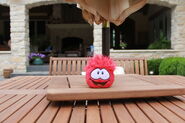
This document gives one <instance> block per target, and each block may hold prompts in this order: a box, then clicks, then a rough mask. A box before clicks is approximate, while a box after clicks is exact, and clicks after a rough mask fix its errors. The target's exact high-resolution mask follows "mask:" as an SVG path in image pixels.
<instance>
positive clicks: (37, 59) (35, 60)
mask: <svg viewBox="0 0 185 123" xmlns="http://www.w3.org/2000/svg"><path fill="white" fill-rule="evenodd" d="M45 57H46V56H45V55H44V54H41V53H31V54H30V55H29V56H28V58H29V59H30V60H31V61H32V64H35V65H42V64H44V62H43V58H45Z"/></svg>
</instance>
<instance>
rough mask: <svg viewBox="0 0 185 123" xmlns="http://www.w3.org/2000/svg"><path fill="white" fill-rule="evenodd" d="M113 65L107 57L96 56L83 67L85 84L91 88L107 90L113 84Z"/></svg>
mask: <svg viewBox="0 0 185 123" xmlns="http://www.w3.org/2000/svg"><path fill="white" fill-rule="evenodd" d="M114 70H115V64H114V62H113V60H112V59H111V58H109V57H106V56H102V55H96V56H94V57H92V58H91V59H90V60H89V61H88V63H87V66H86V67H85V71H86V82H87V84H88V85H89V87H91V88H108V87H110V86H111V85H112V84H113V82H114V73H113V72H114Z"/></svg>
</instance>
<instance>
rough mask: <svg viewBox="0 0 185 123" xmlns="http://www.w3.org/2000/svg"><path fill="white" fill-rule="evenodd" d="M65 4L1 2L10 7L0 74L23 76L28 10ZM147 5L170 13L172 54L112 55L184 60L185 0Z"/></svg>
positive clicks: (153, 0)
mask: <svg viewBox="0 0 185 123" xmlns="http://www.w3.org/2000/svg"><path fill="white" fill-rule="evenodd" d="M56 3H64V0H0V5H6V6H10V16H11V17H10V19H11V42H12V44H11V47H12V51H11V52H9V53H6V52H2V51H0V60H1V62H0V74H2V70H3V69H4V68H8V67H12V68H13V69H14V70H15V72H26V66H27V65H28V58H27V56H28V54H29V27H28V23H29V13H28V11H29V9H30V8H32V7H36V6H42V5H49V4H56ZM149 3H150V4H157V5H162V6H167V7H170V8H172V9H173V12H172V20H171V24H172V26H171V35H172V36H171V40H172V48H173V50H169V51H150V52H149V51H147V52H146V51H136V52H135V51H131V52H129V51H111V56H113V57H124V56H129V57H136V56H146V57H166V56H171V55H173V56H174V55H179V56H184V48H185V21H184V20H185V0H149ZM94 46H95V54H101V50H102V25H94Z"/></svg>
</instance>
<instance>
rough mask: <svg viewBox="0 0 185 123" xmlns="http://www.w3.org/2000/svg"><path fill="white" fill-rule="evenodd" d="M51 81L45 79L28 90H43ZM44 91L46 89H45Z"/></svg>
mask: <svg viewBox="0 0 185 123" xmlns="http://www.w3.org/2000/svg"><path fill="white" fill-rule="evenodd" d="M49 81H50V78H47V77H44V78H43V79H42V81H40V82H39V83H36V84H34V85H33V86H28V87H27V89H42V85H43V84H45V85H48V84H49ZM43 89H44V88H43Z"/></svg>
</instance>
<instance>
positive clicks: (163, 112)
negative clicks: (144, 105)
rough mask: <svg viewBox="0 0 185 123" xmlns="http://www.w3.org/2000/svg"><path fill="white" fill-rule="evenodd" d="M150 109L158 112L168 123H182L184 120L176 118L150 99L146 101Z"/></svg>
mask: <svg viewBox="0 0 185 123" xmlns="http://www.w3.org/2000/svg"><path fill="white" fill-rule="evenodd" d="M146 101H147V102H148V104H150V106H152V108H154V109H155V110H156V111H157V112H159V113H160V114H161V115H162V116H163V117H165V118H166V119H167V120H168V121H169V122H173V123H184V120H183V119H181V118H180V117H178V116H177V115H176V114H174V113H173V112H171V111H170V110H168V109H167V108H166V107H165V106H163V105H161V104H160V103H159V102H157V101H156V100H154V99H152V100H149V99H147V100H146Z"/></svg>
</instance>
